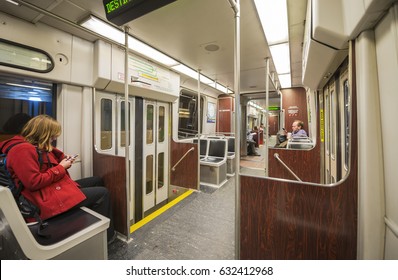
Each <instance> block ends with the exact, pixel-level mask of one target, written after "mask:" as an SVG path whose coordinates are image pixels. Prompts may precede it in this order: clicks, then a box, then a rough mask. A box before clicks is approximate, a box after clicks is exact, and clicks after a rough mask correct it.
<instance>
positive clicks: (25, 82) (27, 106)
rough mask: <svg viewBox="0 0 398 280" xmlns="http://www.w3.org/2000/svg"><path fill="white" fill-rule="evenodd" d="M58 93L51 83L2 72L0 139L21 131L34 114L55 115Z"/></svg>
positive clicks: (0, 86)
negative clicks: (56, 93)
mask: <svg viewBox="0 0 398 280" xmlns="http://www.w3.org/2000/svg"><path fill="white" fill-rule="evenodd" d="M55 92H56V85H55V84H52V83H48V82H43V81H37V80H32V79H28V78H21V77H12V76H7V75H0V141H2V140H4V139H8V138H11V137H12V136H14V135H15V134H18V133H20V132H21V130H22V127H23V126H24V124H25V123H26V122H27V121H28V120H29V119H30V118H31V117H34V116H37V115H40V114H47V115H50V116H53V117H55V107H54V106H55V105H54V102H53V100H54V99H55Z"/></svg>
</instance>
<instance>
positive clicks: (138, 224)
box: [130, 190, 193, 233]
mask: <svg viewBox="0 0 398 280" xmlns="http://www.w3.org/2000/svg"><path fill="white" fill-rule="evenodd" d="M192 193H193V190H188V191H186V192H185V193H183V194H182V195H180V196H179V197H177V198H176V199H174V200H172V201H170V202H169V203H167V204H166V205H165V206H163V207H162V208H160V209H158V210H156V211H155V212H153V213H152V214H150V215H149V216H147V217H145V218H144V219H142V220H141V221H139V222H137V223H135V224H134V225H132V226H131V227H130V233H133V232H134V231H136V230H137V229H139V228H140V227H142V226H143V225H145V224H146V223H148V222H150V221H152V220H153V219H155V218H156V217H157V216H159V215H160V214H162V213H163V212H165V211H166V210H167V209H170V208H171V207H173V206H174V205H176V204H177V203H178V202H180V201H181V200H183V199H184V198H187V197H188V196H190V195H191V194H192Z"/></svg>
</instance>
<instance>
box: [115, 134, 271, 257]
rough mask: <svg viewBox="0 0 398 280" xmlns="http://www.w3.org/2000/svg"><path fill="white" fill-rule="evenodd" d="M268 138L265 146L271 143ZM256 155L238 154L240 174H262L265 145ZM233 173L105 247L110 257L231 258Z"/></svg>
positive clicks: (202, 188) (233, 196) (233, 201)
mask: <svg viewBox="0 0 398 280" xmlns="http://www.w3.org/2000/svg"><path fill="white" fill-rule="evenodd" d="M273 141H274V140H273V138H272V137H271V138H270V142H269V146H274V145H275V143H274V142H273ZM256 152H257V153H258V154H259V155H260V156H242V157H241V161H240V168H241V174H247V175H254V176H264V174H263V173H264V166H265V157H264V154H265V146H264V145H261V146H260V147H258V148H256ZM234 244H235V177H232V178H230V179H229V180H228V182H227V183H226V184H224V185H223V186H222V187H220V188H218V189H217V188H212V187H205V186H201V190H200V191H199V192H193V193H192V194H191V195H189V196H188V197H187V198H185V199H183V200H182V201H180V202H179V203H177V204H176V205H174V206H173V207H171V208H169V209H168V210H167V211H165V212H163V213H162V214H161V215H159V216H157V217H156V218H155V219H153V220H151V221H150V222H148V223H147V224H145V225H144V226H142V227H141V228H139V229H137V230H136V231H134V232H133V233H132V234H131V240H130V242H128V243H126V242H124V241H122V240H119V239H117V240H116V241H115V242H113V243H112V244H111V245H110V246H109V248H108V258H109V259H110V260H177V259H179V260H196V259H197V260H203V259H222V260H227V259H231V260H232V259H235V245H234Z"/></svg>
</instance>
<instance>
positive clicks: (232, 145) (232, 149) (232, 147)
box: [228, 137, 235, 153]
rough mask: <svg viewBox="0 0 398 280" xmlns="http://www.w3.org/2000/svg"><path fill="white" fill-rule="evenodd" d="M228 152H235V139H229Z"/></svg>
mask: <svg viewBox="0 0 398 280" xmlns="http://www.w3.org/2000/svg"><path fill="white" fill-rule="evenodd" d="M228 152H232V153H234V152H235V137H229V138H228Z"/></svg>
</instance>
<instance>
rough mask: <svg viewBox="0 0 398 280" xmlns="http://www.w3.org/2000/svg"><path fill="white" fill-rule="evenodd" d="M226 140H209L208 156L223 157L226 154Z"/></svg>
mask: <svg viewBox="0 0 398 280" xmlns="http://www.w3.org/2000/svg"><path fill="white" fill-rule="evenodd" d="M227 148H228V147H227V141H226V140H223V139H220V140H218V139H217V140H216V139H210V140H209V151H208V156H209V157H218V158H225V157H226V156H227Z"/></svg>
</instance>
